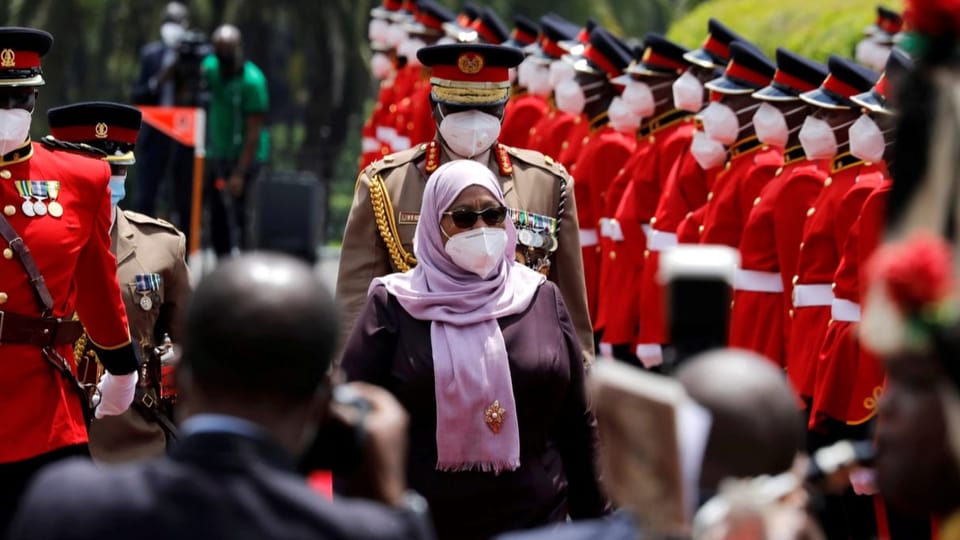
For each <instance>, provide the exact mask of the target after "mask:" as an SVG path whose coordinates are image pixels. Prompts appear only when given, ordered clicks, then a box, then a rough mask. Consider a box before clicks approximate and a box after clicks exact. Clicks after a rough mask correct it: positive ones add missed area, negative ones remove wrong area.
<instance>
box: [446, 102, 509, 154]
mask: <svg viewBox="0 0 960 540" xmlns="http://www.w3.org/2000/svg"><path fill="white" fill-rule="evenodd" d="M438 129H439V131H440V137H441V138H443V142H445V143H447V146H449V147H450V150H452V151H453V152H454V153H455V154H457V155H458V156H460V157H464V158H472V157H473V156H476V155H477V154H482V153H483V152H486V151H487V150H488V149H489V148H490V147H491V146H493V143H495V142H497V137H499V136H500V119H498V118H497V117H496V116H493V115H491V114H487V113H484V112H480V111H462V112H457V113H453V114H448V115H447V116H445V117H443V119H442V120H441V121H440V126H439V127H438Z"/></svg>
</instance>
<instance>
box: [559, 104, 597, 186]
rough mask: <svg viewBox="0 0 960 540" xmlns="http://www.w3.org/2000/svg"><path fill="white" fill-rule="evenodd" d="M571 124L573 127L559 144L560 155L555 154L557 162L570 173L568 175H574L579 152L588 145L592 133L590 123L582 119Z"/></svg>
mask: <svg viewBox="0 0 960 540" xmlns="http://www.w3.org/2000/svg"><path fill="white" fill-rule="evenodd" d="M579 120H580V121H576V122H574V123H573V127H571V128H570V131H569V132H568V133H567V138H566V139H565V140H564V141H563V142H561V143H560V151H559V152H560V153H559V154H557V161H559V162H560V164H561V165H563V166H564V167H566V168H567V170H569V171H570V174H572V175H576V172H575V171H576V168H577V160H578V159H579V158H580V152H582V151H583V148H584V147H585V146H587V145H588V144H590V138H591V137H592V135H593V134H592V132H591V130H590V122H588V121H587V120H586V119H584V118H580V119H579Z"/></svg>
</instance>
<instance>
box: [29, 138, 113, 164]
mask: <svg viewBox="0 0 960 540" xmlns="http://www.w3.org/2000/svg"><path fill="white" fill-rule="evenodd" d="M40 144H42V145H44V146H46V147H47V148H49V149H50V150H64V151H67V152H73V153H75V154H80V155H82V156H86V157H89V158H93V159H103V158H105V157H107V153H106V152H104V151H103V150H100V149H99V148H95V147H93V146H90V145H89V144H78V143H72V142H67V141H61V140H60V139H55V138H53V137H52V136H50V135H46V136H44V137H43V138H42V139H40Z"/></svg>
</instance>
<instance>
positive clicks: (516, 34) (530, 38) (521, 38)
mask: <svg viewBox="0 0 960 540" xmlns="http://www.w3.org/2000/svg"><path fill="white" fill-rule="evenodd" d="M510 37H512V38H513V39H515V40H517V42H519V43H523V44H524V45H529V44H531V43H533V42H534V41H536V40H537V36H535V35H533V34H530V33H528V32H524V31H523V30H521V29H519V28H514V29H513V32H511V33H510Z"/></svg>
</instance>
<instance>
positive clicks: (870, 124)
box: [849, 114, 887, 163]
mask: <svg viewBox="0 0 960 540" xmlns="http://www.w3.org/2000/svg"><path fill="white" fill-rule="evenodd" d="M849 135H850V153H851V154H853V155H854V156H856V157H857V158H859V159H862V160H863V161H867V162H870V163H877V162H880V161H883V152H884V151H885V150H886V149H887V141H886V140H885V139H884V137H883V132H882V131H880V126H878V125H877V123H876V122H874V121H873V118H870V117H869V116H868V115H866V114H864V115H861V116H860V118H857V121H856V122H854V123H853V125H852V126H850V131H849Z"/></svg>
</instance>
